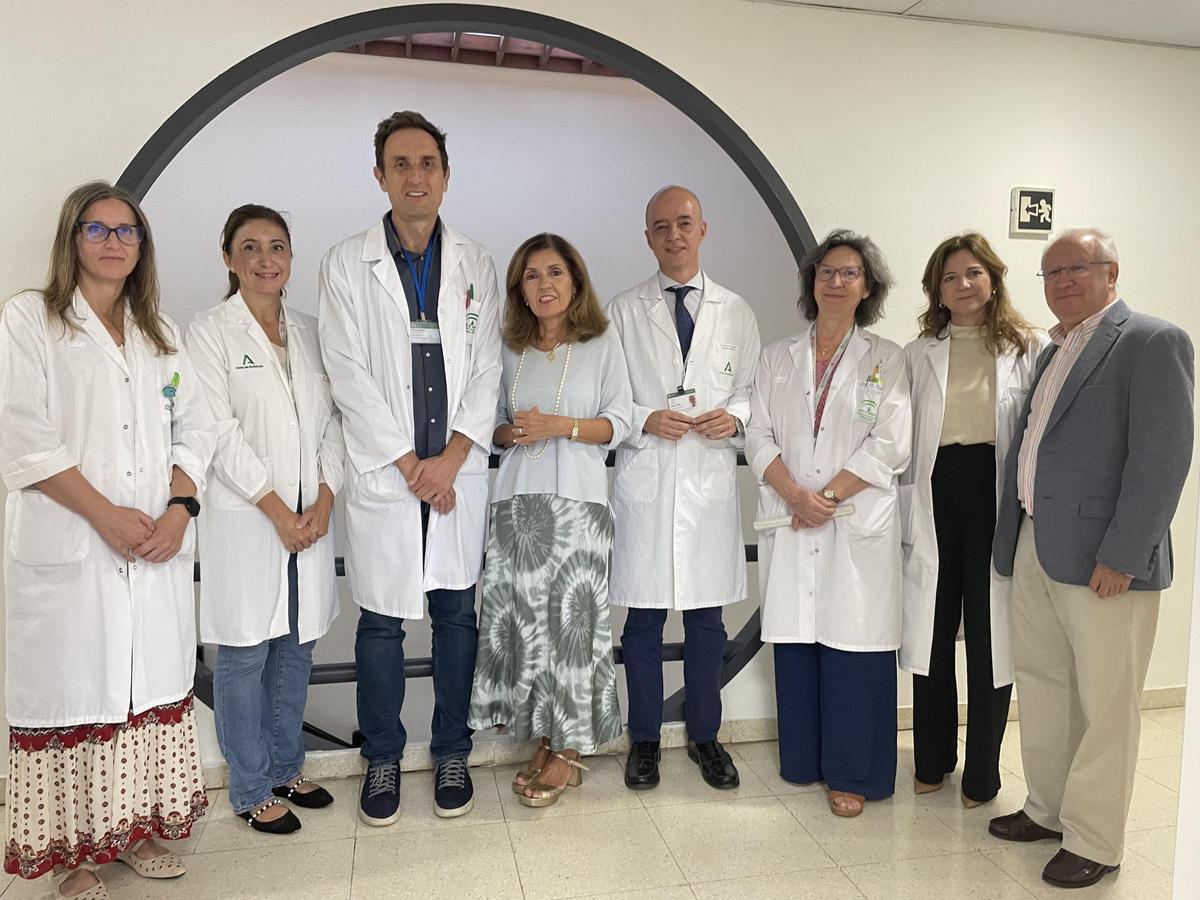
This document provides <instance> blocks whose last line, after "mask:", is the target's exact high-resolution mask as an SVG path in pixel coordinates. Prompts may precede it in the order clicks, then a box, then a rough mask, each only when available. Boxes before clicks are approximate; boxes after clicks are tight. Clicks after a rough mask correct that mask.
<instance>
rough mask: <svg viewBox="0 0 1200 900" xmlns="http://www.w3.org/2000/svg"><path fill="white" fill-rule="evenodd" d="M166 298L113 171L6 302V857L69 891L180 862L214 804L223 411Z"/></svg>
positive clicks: (144, 229) (1, 317)
mask: <svg viewBox="0 0 1200 900" xmlns="http://www.w3.org/2000/svg"><path fill="white" fill-rule="evenodd" d="M158 310H159V292H158V278H157V276H156V274H155V268H154V242H153V240H152V239H151V236H150V230H149V226H148V223H147V222H146V219H145V217H144V216H143V214H142V211H141V210H140V209H139V208H138V205H137V202H136V200H134V198H133V197H131V196H130V195H129V194H128V193H127V192H125V191H124V190H122V189H120V188H115V187H113V186H111V185H108V184H105V183H104V182H92V183H90V184H85V185H83V186H81V187H79V188H77V189H76V190H74V191H72V192H71V194H70V196H68V197H67V199H66V201H65V202H64V203H63V207H62V212H61V214H60V216H59V220H58V228H57V232H56V236H55V241H54V247H53V249H52V250H51V253H50V276H49V278H48V280H47V285H46V287H45V289H44V290H41V291H27V292H25V293H23V294H19V295H18V296H16V297H13V298H12V299H11V300H9V301H8V302H7V303H5V304H4V306H3V308H2V309H0V473H2V474H3V477H4V485H5V487H7V488H8V489H9V490H10V491H12V493H11V494H10V495H9V497H8V502H7V504H6V509H5V526H4V589H5V610H4V612H5V620H6V622H7V626H8V634H7V637H8V643H7V657H6V658H7V664H8V666H7V673H6V680H5V688H6V698H7V715H8V724H9V726H10V731H9V741H8V747H9V755H8V801H7V805H8V816H7V819H8V834H7V835H6V840H5V847H6V849H5V853H4V868H5V871H7V872H9V873H10V874H16V875H20V876H21V877H22V878H37V877H38V876H40V875H43V874H46V873H48V872H50V871H52V870H54V871H57V872H58V873H59V874H58V875H56V876H55V881H56V882H57V883H56V884H55V886H54V895H55V896H57V897H64V896H65V897H80V898H86V900H101V898H104V897H107V896H108V893H107V891H106V890H105V887H104V885H103V883H102V882H101V881H100V880H99V878H98V876H97V874H96V873H94V872H93V871H90V870H91V869H92V868H94V866H95V865H98V864H102V863H108V862H111V861H113V860H120V861H122V862H124V863H126V864H127V865H129V866H130V867H132V868H133V869H134V870H135V871H136V872H137V873H138V874H139V875H142V876H144V877H148V878H172V877H177V876H179V875H182V874H183V871H184V867H183V863H182V861H181V860H180V858H179V857H178V856H177V855H176V854H173V853H170V852H169V851H168V850H167V849H166V848H165V847H163V846H162V845H161V844H159V843H157V841H156V838H160V837H162V838H169V839H172V840H175V839H179V838H184V837H187V835H188V834H189V832H190V831H191V828H192V825H193V823H194V822H195V821H196V819H198V818H199V817H200V816H202V815H203V814H204V809H205V807H206V806H207V800H206V799H205V794H204V781H203V777H202V773H201V769H200V757H199V753H198V751H197V747H196V730H195V717H194V712H193V708H192V693H191V692H192V681H193V677H194V674H195V660H196V631H195V605H194V600H193V595H192V562H193V555H194V551H195V544H196V539H195V529H194V528H193V527H192V518H193V517H194V516H195V515H196V514H197V513H198V512H199V504H198V503H197V501H196V499H195V494H196V491H197V489H198V488H202V487H203V479H204V473H205V471H206V470H207V469H208V463H209V459H210V457H211V456H212V441H213V432H212V427H211V425H212V421H211V418H210V417H209V415H208V411H207V406H206V404H205V402H204V398H203V394H202V392H201V391H200V390H199V385H198V384H197V381H196V376H195V372H194V371H193V369H192V366H191V363H190V361H189V357H188V354H187V352H186V351H185V350H184V348H183V347H182V346H181V345H180V343H179V334H178V331H177V329H176V327H175V325H174V323H173V322H171V321H170V320H169V319H167V318H166V317H164V316H162V315H161V314H160V313H159V311H158ZM14 890H16V889H15V888H14ZM185 893H186V892H185Z"/></svg>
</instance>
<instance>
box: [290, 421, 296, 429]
mask: <svg viewBox="0 0 1200 900" xmlns="http://www.w3.org/2000/svg"><path fill="white" fill-rule="evenodd" d="M288 428H290V429H292V431H295V430H296V423H295V422H288Z"/></svg>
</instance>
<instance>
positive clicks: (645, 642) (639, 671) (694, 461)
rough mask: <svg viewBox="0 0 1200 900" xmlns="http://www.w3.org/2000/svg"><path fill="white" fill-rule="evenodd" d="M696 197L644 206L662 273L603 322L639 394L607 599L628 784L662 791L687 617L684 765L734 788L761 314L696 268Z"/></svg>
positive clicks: (670, 195)
mask: <svg viewBox="0 0 1200 900" xmlns="http://www.w3.org/2000/svg"><path fill="white" fill-rule="evenodd" d="M707 229H708V225H707V223H706V222H705V221H704V216H703V213H702V211H701V208H700V201H699V199H698V198H697V197H696V195H695V194H694V193H692V192H691V191H689V190H688V189H686V188H683V187H678V186H676V185H671V186H668V187H665V188H663V189H661V190H660V191H658V192H657V193H655V194H654V196H653V197H651V198H650V202H649V203H648V204H647V206H646V242H647V243H648V244H649V245H650V249H651V250H652V251H653V253H654V256H655V258H656V259H657V260H658V265H659V268H658V271H657V272H655V273H654V275H652V276H651V277H650V278H649V279H647V280H646V281H644V282H643V283H642V284H640V285H638V286H636V287H634V288H631V289H630V290H628V291H626V292H624V293H623V294H620V295H619V296H617V297H616V298H614V299H613V301H612V304H611V305H610V307H609V310H608V312H609V317H610V319H611V320H612V324H613V328H614V329H615V331H616V333H617V335H618V336H619V337H620V339H621V343H622V346H623V348H624V351H625V359H626V362H627V364H628V366H629V379H630V382H631V383H632V385H633V408H634V415H633V428H632V429H631V432H630V436H629V437H628V438H627V439H626V440H625V442H624V443H623V444H622V445H621V447H620V448H619V449H618V450H617V466H616V475H615V478H614V481H613V497H612V507H613V517H614V520H615V523H616V542H615V544H614V547H613V561H612V576H611V578H610V584H609V597H610V601H611V602H612V603H613V604H614V605H617V606H626V607H629V613H628V617H627V618H626V620H625V629H624V632H623V633H622V636H621V646H622V652H623V655H624V663H625V679H626V684H627V685H628V688H629V733H630V739H631V741H632V748H631V750H630V752H629V758H628V760H627V762H626V766H625V784H626V785H627V786H628V787H630V788H631V789H633V790H646V789H649V788H653V787H655V786H656V785H657V784H658V783H659V769H658V763H659V757H660V754H659V737H660V734H659V732H660V728H661V726H662V712H663V677H662V642H663V626H664V624H665V622H666V619H667V614H668V612H669V611H671V610H680V611H681V612H682V614H683V627H684V651H683V653H684V660H683V673H684V697H685V701H684V702H685V706H684V709H685V718H686V724H687V734H688V756H689V757H690V758H691V759H692V760H693V761H694V762H695V763H696V764H697V765H698V766H699V767H700V772H701V775H702V777H703V778H704V780H705V781H706V782H707V783H708V784H709V785H710V786H712V787H714V788H717V789H721V790H728V789H732V788H736V787H737V786H738V784H739V777H738V772H737V769H736V767H735V766H734V764H733V760H732V758H731V757H730V756H729V754H728V753H727V752H726V751H725V749H724V748H723V747H722V746H721V744H720V743H719V742H718V741H717V730H718V728H719V727H720V724H721V662H722V659H723V656H724V651H725V626H724V623H723V622H722V619H721V608H722V607H723V606H725V605H727V604H730V603H736V602H737V601H739V600H742V599H744V598H745V596H746V557H745V547H744V544H743V540H742V522H741V513H740V510H739V505H738V496H737V480H736V479H737V450H738V449H739V448H741V447H743V446H744V445H745V426H746V423H747V422H748V421H749V418H750V388H751V384H752V382H753V378H754V366H755V363H756V361H757V360H758V355H759V350H760V348H761V343H760V340H759V336H758V324H757V322H756V321H755V318H754V312H753V310H751V309H750V306H749V304H747V303H746V301H745V300H743V299H742V298H741V297H739V296H738V295H737V294H734V293H732V292H731V291H728V290H726V289H725V288H723V287H721V285H719V284H717V283H716V282H714V281H713V280H712V279H711V278H709V277H708V276H707V275H706V274H705V273H704V271H703V270H701V268H700V245H701V243H702V242H703V240H704V236H705V233H706V232H707Z"/></svg>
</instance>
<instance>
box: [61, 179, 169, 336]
mask: <svg viewBox="0 0 1200 900" xmlns="http://www.w3.org/2000/svg"><path fill="white" fill-rule="evenodd" d="M101 200H120V201H121V202H122V203H124V204H126V205H127V206H128V207H129V208H130V209H131V210H133V215H134V217H135V218H136V219H137V224H138V225H139V226H141V228H142V233H143V237H142V242H141V244H139V245H138V260H137V263H136V264H135V265H134V267H133V271H132V272H130V273H129V275H128V276H127V277H126V278H125V286H124V288H123V291H122V295H123V297H124V299H125V303H126V304H127V305H128V307H129V314H130V315H131V316H132V317H133V321H134V324H135V325H136V326H137V328H138V330H139V331H141V333H142V334H143V335H144V336H145V338H146V340H148V341H149V342H150V343H151V344H152V345H153V346H154V348H155V350H156V351H158V355H159V356H169V355H170V354H172V353H174V352H175V346H174V344H172V343H171V340H170V338H169V337H168V329H167V324H166V322H165V321H163V318H162V316H161V315H159V311H158V306H159V291H158V273H157V271H156V270H155V267H154V239H153V238H152V237H151V235H150V223H149V222H147V221H146V216H145V214H144V213H143V212H142V208H141V207H140V206H139V205H138V202H137V201H136V200H135V199H133V196H132V195H131V194H130V193H129V192H128V191H126V190H125V189H124V188H121V187H117V186H115V185H111V184H109V183H108V182H106V181H89V182H88V183H87V184H82V185H80V186H79V187H77V188H75V190H73V191H71V193H70V194H68V195H67V199H66V200H64V201H63V205H62V210H61V212H60V213H59V215H58V226H57V227H56V228H55V230H54V245H53V246H52V247H51V248H50V271H49V273H48V275H47V277H46V286H45V288H43V289H42V297H43V299H44V300H45V303H46V314H47V316H48V317H49V318H50V319H51V320H52V321H57V322H59V323H61V324H62V326H63V328H64V329H66V330H67V331H68V332H70V333H72V334H73V333H75V332H77V331H78V330H79V323H78V322H77V321H76V320H75V319H74V317H73V315H72V313H71V308H72V307H71V304H72V302H73V301H74V298H75V289H76V288H77V287H78V286H79V248H78V247H77V246H76V245H75V234H76V231H77V230H78V227H79V222H80V220H81V219H82V217H83V214H84V213H85V212H87V210H88V208H89V207H90V206H91V205H92V204H93V203H99V202H100V201H101Z"/></svg>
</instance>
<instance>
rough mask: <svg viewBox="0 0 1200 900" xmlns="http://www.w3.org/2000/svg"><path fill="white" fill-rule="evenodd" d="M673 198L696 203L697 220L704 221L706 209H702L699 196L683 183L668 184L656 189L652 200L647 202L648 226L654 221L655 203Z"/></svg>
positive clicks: (651, 197)
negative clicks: (682, 184)
mask: <svg viewBox="0 0 1200 900" xmlns="http://www.w3.org/2000/svg"><path fill="white" fill-rule="evenodd" d="M671 200H690V201H691V202H692V203H694V204H695V209H696V218H697V220H700V221H702V220H703V219H704V211H703V210H701V209H700V198H699V197H697V196H696V195H695V194H694V193H692V192H691V191H689V190H688V189H687V188H685V187H683V186H681V185H678V184H668V185H667V186H666V187H662V188H659V189H658V190H657V191H655V192H654V193H653V194H652V195H651V196H650V200H649V201H648V202H647V203H646V227H647V228H649V227H650V223H651V222H652V221H653V218H652V215H653V213H654V207H655V204H656V203H658V202H659V201H667V202H669V201H671Z"/></svg>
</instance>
